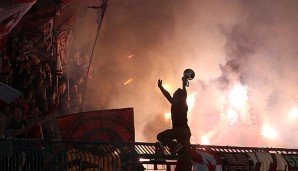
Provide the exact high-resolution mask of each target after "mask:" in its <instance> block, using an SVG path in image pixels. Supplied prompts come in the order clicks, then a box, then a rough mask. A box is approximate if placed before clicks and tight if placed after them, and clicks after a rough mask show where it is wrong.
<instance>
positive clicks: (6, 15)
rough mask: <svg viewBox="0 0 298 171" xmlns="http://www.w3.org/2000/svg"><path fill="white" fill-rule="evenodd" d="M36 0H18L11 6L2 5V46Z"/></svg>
mask: <svg viewBox="0 0 298 171" xmlns="http://www.w3.org/2000/svg"><path fill="white" fill-rule="evenodd" d="M35 2H36V0H18V1H17V2H16V3H12V4H11V5H10V6H8V7H5V8H1V7H0V48H2V47H3V46H4V44H5V41H6V38H7V36H8V34H9V33H10V31H11V30H12V29H13V28H14V27H15V26H16V25H17V24H18V22H19V21H20V20H21V19H22V17H23V16H24V15H25V14H26V12H27V11H28V10H29V9H30V8H31V7H32V6H33V5H34V4H35Z"/></svg>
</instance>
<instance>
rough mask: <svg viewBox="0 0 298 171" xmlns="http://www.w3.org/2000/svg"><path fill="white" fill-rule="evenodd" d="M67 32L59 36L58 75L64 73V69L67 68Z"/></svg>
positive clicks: (57, 48)
mask: <svg viewBox="0 0 298 171" xmlns="http://www.w3.org/2000/svg"><path fill="white" fill-rule="evenodd" d="M66 42H67V31H62V32H60V33H59V35H58V36H57V44H56V45H57V47H56V50H57V54H56V55H57V66H56V71H57V73H62V68H63V67H65V66H67V56H66V55H67V53H66Z"/></svg>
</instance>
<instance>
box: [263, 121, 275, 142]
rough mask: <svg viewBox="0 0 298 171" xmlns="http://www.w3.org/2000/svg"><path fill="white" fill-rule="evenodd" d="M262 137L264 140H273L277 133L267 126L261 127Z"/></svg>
mask: <svg viewBox="0 0 298 171" xmlns="http://www.w3.org/2000/svg"><path fill="white" fill-rule="evenodd" d="M262 135H263V136H264V137H265V138H269V139H274V138H276V137H277V132H276V131H275V130H274V129H273V128H272V127H271V126H269V125H266V124H265V125H263V132H262Z"/></svg>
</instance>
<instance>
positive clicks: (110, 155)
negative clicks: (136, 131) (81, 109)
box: [0, 139, 298, 171]
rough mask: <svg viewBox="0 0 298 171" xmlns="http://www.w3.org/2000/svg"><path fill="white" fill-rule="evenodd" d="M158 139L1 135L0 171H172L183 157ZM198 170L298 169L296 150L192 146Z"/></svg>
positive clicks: (195, 168) (195, 165) (256, 170)
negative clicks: (65, 139)
mask: <svg viewBox="0 0 298 171" xmlns="http://www.w3.org/2000/svg"><path fill="white" fill-rule="evenodd" d="M157 147H159V146H158V145H157V144H156V143H141V142H119V143H118V142H117V143H115V142H86V141H64V140H63V141H59V140H37V139H0V171H138V170H160V171H162V170H163V171H173V170H175V166H176V164H177V160H178V159H179V156H178V155H170V152H169V150H168V148H167V147H165V149H164V150H163V152H162V153H160V150H159V148H157ZM192 151H193V163H194V165H193V169H194V170H195V171H197V170H202V169H203V170H206V169H209V170H212V169H216V168H218V169H220V170H223V171H225V170H229V171H234V170H247V171H258V170H279V171H281V170H285V171H286V170H289V171H291V170H298V150H297V149H284V148H255V147H231V146H211V145H192Z"/></svg>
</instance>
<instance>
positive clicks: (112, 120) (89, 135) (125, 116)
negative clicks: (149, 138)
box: [57, 108, 135, 142]
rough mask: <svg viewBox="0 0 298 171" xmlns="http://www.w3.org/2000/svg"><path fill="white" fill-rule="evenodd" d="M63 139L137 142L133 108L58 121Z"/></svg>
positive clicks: (65, 118)
mask: <svg viewBox="0 0 298 171" xmlns="http://www.w3.org/2000/svg"><path fill="white" fill-rule="evenodd" d="M57 121H58V125H59V128H60V134H61V138H62V139H66V140H89V141H91V140H93V141H114V142H119V141H120V142H131V141H134V140H135V131H134V113H133V109H132V108H123V109H110V110H97V111H90V112H82V113H76V114H70V115H65V116H62V117H59V118H58V119H57Z"/></svg>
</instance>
